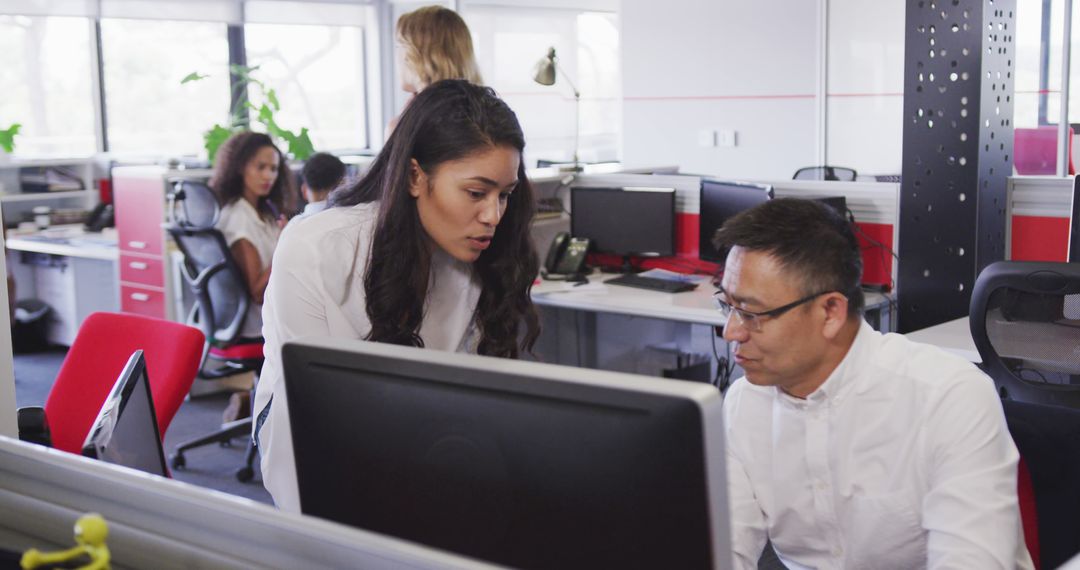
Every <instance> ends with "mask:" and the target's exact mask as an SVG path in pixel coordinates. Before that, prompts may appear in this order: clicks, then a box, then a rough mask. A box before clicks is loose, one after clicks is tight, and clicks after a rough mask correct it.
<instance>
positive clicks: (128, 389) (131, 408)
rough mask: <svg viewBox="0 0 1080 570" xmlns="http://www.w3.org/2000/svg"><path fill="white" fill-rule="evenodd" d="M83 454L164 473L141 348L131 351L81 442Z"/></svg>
mask: <svg viewBox="0 0 1080 570" xmlns="http://www.w3.org/2000/svg"><path fill="white" fill-rule="evenodd" d="M83 455H85V456H87V457H92V458H95V459H100V460H102V461H106V462H108V463H115V464H117V465H123V466H124V467H131V468H132V469H138V470H140V471H146V472H148V473H153V474H155V475H161V476H167V474H168V471H167V470H166V468H165V452H164V450H163V449H162V447H161V433H160V432H158V423H157V414H156V413H155V412H154V399H153V396H152V395H151V393H150V380H149V378H148V377H147V375H146V361H145V360H144V359H143V351H141V350H136V351H135V352H134V353H132V354H131V358H129V359H128V363H127V365H126V366H124V370H123V372H121V373H120V377H119V378H117V379H116V383H115V384H113V388H112V390H111V391H110V392H109V396H108V397H107V398H105V403H104V404H102V405H101V410H100V411H99V412H98V415H97V419H95V420H94V423H93V425H92V426H91V428H90V433H89V434H88V435H87V436H86V442H85V443H84V444H83Z"/></svg>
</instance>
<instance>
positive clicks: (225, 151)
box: [210, 131, 296, 220]
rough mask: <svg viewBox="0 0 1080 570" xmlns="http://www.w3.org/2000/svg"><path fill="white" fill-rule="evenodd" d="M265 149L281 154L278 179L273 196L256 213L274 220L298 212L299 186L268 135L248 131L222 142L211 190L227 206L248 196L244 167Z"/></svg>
mask: <svg viewBox="0 0 1080 570" xmlns="http://www.w3.org/2000/svg"><path fill="white" fill-rule="evenodd" d="M265 146H268V147H270V148H272V149H274V150H275V151H276V152H277V154H278V177H277V179H276V180H274V185H273V186H271V187H270V194H268V195H267V196H266V197H265V198H262V199H261V200H259V204H258V207H257V208H256V210H257V211H258V212H259V214H260V215H262V216H263V217H265V218H269V219H271V220H273V219H275V218H277V214H292V213H293V212H294V211H295V210H296V184H295V181H294V180H293V177H292V176H291V174H290V170H289V165H288V164H286V162H285V155H284V154H283V153H282V152H281V151H280V150H279V149H278V147H277V145H275V144H274V141H273V139H271V138H270V137H269V136H268V135H266V134H265V133H256V132H252V131H244V132H242V133H236V134H235V135H233V136H231V137H229V139H228V140H226V141H225V142H224V143H222V144H221V146H220V147H219V148H218V152H217V156H216V157H215V159H214V175H213V177H211V178H210V187H211V188H213V189H214V192H216V193H217V196H218V200H219V201H220V202H221V205H223V206H224V205H226V204H231V203H233V202H235V201H237V200H239V199H240V198H241V197H242V196H243V195H244V167H245V166H247V163H248V162H250V161H251V159H252V158H254V156H255V153H256V152H258V151H259V149H261V148H263V147H265ZM268 203H269V204H270V205H267V204H268Z"/></svg>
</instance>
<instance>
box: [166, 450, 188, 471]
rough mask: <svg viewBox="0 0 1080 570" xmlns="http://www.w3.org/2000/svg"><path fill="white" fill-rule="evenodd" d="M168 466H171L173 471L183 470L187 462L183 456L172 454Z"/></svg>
mask: <svg viewBox="0 0 1080 570" xmlns="http://www.w3.org/2000/svg"><path fill="white" fill-rule="evenodd" d="M169 465H171V466H172V468H173V469H183V468H184V467H187V460H186V459H184V454H182V453H174V454H173V455H172V457H170V458H169Z"/></svg>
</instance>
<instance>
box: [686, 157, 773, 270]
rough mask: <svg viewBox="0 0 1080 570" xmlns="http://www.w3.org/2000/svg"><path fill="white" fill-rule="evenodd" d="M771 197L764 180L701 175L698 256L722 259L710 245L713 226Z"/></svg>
mask: <svg viewBox="0 0 1080 570" xmlns="http://www.w3.org/2000/svg"><path fill="white" fill-rule="evenodd" d="M772 197H773V189H772V186H769V185H768V184H750V183H746V182H730V181H724V180H712V179H709V178H703V179H701V201H700V202H699V205H700V206H699V207H700V209H699V212H700V214H701V215H700V218H699V222H700V225H699V236H698V239H699V243H698V257H699V258H700V259H702V260H703V261H711V262H713V263H722V262H723V261H724V259H723V258H724V255H723V254H722V252H720V251H718V250H717V249H716V247H715V246H713V237H714V236H715V235H716V230H718V229H720V226H722V225H724V222H726V221H728V219H730V218H731V217H733V216H734V215H735V214H738V213H739V212H742V211H743V210H749V209H750V208H753V207H754V206H757V205H758V204H763V203H765V202H766V201H767V200H770V199H772Z"/></svg>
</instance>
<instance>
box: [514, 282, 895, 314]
mask: <svg viewBox="0 0 1080 570" xmlns="http://www.w3.org/2000/svg"><path fill="white" fill-rule="evenodd" d="M615 277H617V275H614V274H597V273H594V274H592V275H590V276H589V283H588V284H585V285H576V284H574V283H567V282H566V281H541V282H540V283H539V284H537V285H534V286H533V289H532V299H533V302H534V303H536V304H537V305H540V306H545V307H557V308H564V309H577V310H579V311H592V312H598V313H615V314H620V315H629V316H635V317H649V318H654V319H663V320H666V321H678V322H685V323H692V324H702V325H712V326H724V319H723V317H721V316H720V311H718V310H717V308H716V303H715V302H714V301H713V298H712V296H713V293H714V292H715V291H716V289H715V288H714V287H713V286H712V284H710V283H709V280H708V278H704V279H703V280H702V281H701V282H700V283H699V284H698V286H697V289H694V290H693V291H685V292H682V293H662V292H659V291H649V290H647V289H636V288H633V287H625V286H622V285H605V284H604V281H607V280H608V279H613V278H615ZM887 302H888V299H887V298H886V297H885V296H884V295H882V294H881V293H874V292H867V293H866V306H867V307H876V306H879V305H882V304H884V303H887Z"/></svg>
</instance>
